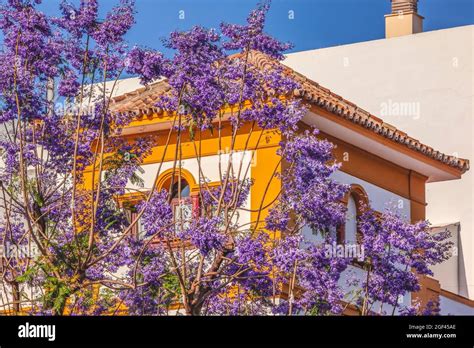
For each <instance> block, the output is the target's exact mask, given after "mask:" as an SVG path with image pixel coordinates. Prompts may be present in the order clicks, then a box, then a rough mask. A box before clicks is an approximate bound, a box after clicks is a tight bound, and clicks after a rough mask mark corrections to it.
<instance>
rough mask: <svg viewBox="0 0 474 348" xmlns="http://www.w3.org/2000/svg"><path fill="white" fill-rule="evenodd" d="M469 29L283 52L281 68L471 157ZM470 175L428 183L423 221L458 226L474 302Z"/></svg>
mask: <svg viewBox="0 0 474 348" xmlns="http://www.w3.org/2000/svg"><path fill="white" fill-rule="evenodd" d="M473 48H474V25H469V26H463V27H457V28H451V29H445V30H437V31H432V32H426V33H419V34H415V35H408V36H403V37H397V38H392V39H382V40H375V41H369V42H362V43H356V44H351V45H344V46H337V47H330V48H324V49H318V50H311V51H304V52H296V53H292V54H289V55H288V56H287V59H286V60H285V61H284V63H285V64H286V65H288V66H289V67H291V68H293V69H295V70H296V71H298V72H300V73H302V74H303V75H305V76H307V77H308V78H310V79H312V80H314V81H316V82H318V83H320V84H321V85H323V86H324V87H327V88H329V89H331V90H332V91H333V92H335V93H337V94H339V95H341V96H343V97H344V98H345V99H348V100H350V101H351V102H353V103H355V104H357V105H358V106H359V107H361V108H364V109H366V110H367V111H369V112H371V113H373V114H374V115H376V116H378V117H381V118H382V119H384V120H385V121H386V122H388V123H391V124H393V125H395V126H396V127H397V128H399V129H401V130H402V131H404V132H407V133H408V134H409V135H411V136H413V137H414V138H417V139H419V140H420V141H422V142H423V143H425V144H428V145H430V146H432V147H434V148H435V149H437V150H440V151H442V152H445V153H447V154H454V155H457V156H459V157H463V158H467V159H470V160H472V158H473V153H474V148H473V128H474V122H473V117H474V112H473V110H474V93H473V90H474V69H473V66H474V57H473ZM473 180H474V175H473V173H472V170H471V171H469V172H467V173H466V174H465V175H463V178H462V179H461V180H455V181H449V182H440V183H431V184H428V185H427V202H428V206H427V211H426V212H427V218H428V219H429V220H430V221H431V222H432V223H433V224H435V225H439V224H446V223H455V222H460V231H461V232H460V245H461V246H462V249H463V259H462V260H461V262H462V265H461V266H462V267H465V269H466V277H465V278H466V281H465V282H464V284H461V286H460V288H459V294H460V295H463V296H469V297H470V298H474V237H473V233H474V225H473V214H472V213H473V212H472V206H473V201H474V190H473Z"/></svg>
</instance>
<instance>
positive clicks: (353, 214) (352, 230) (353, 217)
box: [344, 195, 357, 243]
mask: <svg viewBox="0 0 474 348" xmlns="http://www.w3.org/2000/svg"><path fill="white" fill-rule="evenodd" d="M344 242H345V243H356V242H357V205H356V202H355V199H354V196H353V195H349V199H348V201H347V211H346V225H345V226H344Z"/></svg>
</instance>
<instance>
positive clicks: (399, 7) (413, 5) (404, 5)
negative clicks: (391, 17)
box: [391, 0, 418, 14]
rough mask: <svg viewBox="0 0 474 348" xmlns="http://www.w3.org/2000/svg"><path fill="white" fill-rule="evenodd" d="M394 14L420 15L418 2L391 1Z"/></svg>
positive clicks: (407, 0) (415, 0) (405, 0)
mask: <svg viewBox="0 0 474 348" xmlns="http://www.w3.org/2000/svg"><path fill="white" fill-rule="evenodd" d="M391 2H392V14H399V13H406V12H415V13H418V0H391Z"/></svg>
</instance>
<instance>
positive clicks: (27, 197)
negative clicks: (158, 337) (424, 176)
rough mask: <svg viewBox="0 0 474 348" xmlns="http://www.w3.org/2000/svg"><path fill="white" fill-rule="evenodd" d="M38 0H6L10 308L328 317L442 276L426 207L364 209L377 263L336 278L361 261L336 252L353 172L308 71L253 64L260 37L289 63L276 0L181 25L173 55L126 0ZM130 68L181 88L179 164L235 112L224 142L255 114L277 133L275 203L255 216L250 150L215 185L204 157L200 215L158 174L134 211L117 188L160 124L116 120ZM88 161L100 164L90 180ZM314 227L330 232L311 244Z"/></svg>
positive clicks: (390, 301) (2, 182)
mask: <svg viewBox="0 0 474 348" xmlns="http://www.w3.org/2000/svg"><path fill="white" fill-rule="evenodd" d="M40 2H41V1H40V0H8V1H6V2H5V1H2V2H1V5H0V29H1V30H2V32H3V44H2V50H1V51H0V90H1V95H0V123H1V132H0V134H1V135H0V149H1V156H2V161H3V163H2V167H1V169H0V201H1V203H0V205H1V225H0V242H1V243H2V245H3V247H4V250H15V252H13V253H6V254H5V255H3V256H2V267H1V278H0V282H1V284H2V289H1V292H2V294H3V295H2V301H3V302H2V303H0V306H1V309H2V310H3V311H4V313H18V312H20V311H22V312H26V313H31V314H59V315H64V314H66V315H67V314H71V315H75V314H82V315H84V314H86V315H87V314H118V313H120V314H124V313H129V314H140V315H163V314H167V313H169V311H170V308H174V307H173V306H175V307H176V306H181V308H183V309H184V310H183V313H186V314H188V315H255V314H285V315H292V314H317V315H327V314H340V313H342V311H343V309H344V307H345V306H347V305H348V304H354V305H355V306H356V307H358V308H359V309H360V313H361V314H363V315H368V314H374V313H375V311H376V309H375V308H377V309H378V308H379V307H381V309H380V311H378V312H379V313H381V314H393V313H395V310H396V309H398V310H399V312H400V313H408V314H414V313H420V310H421V309H420V310H417V309H416V308H411V307H410V308H405V307H404V308H397V307H399V305H398V302H397V299H398V298H399V296H401V295H404V294H406V293H407V292H412V291H417V290H418V289H419V280H418V276H417V275H420V274H421V275H422V274H430V273H431V271H430V270H429V268H428V266H429V265H431V264H434V263H438V262H440V261H442V260H443V259H444V258H445V257H446V256H447V253H448V251H449V250H448V249H449V244H448V243H446V242H444V239H445V236H441V237H439V236H438V237H433V236H431V235H430V234H429V233H428V225H427V223H426V222H420V223H418V224H416V225H411V224H409V223H407V222H405V221H404V218H403V217H402V216H399V215H397V214H396V213H390V212H387V213H385V214H384V215H383V216H382V217H379V216H376V215H375V214H374V213H373V212H371V210H370V209H369V208H368V209H367V210H366V213H365V214H364V217H363V218H362V219H361V221H360V229H361V231H362V234H363V236H362V241H361V243H362V245H363V247H364V248H365V256H366V258H365V260H364V261H363V262H362V264H361V265H359V266H358V267H360V268H362V269H363V270H364V272H365V273H364V275H366V276H364V277H363V279H360V283H359V284H358V289H359V290H360V291H358V292H357V294H356V296H352V297H348V294H347V293H346V291H345V287H344V285H343V284H342V283H343V279H342V278H343V277H342V275H343V272H345V271H346V270H347V269H348V267H349V266H350V265H351V263H352V262H353V261H352V260H349V259H345V258H337V257H328V255H326V253H325V244H327V243H332V241H333V238H334V234H333V233H332V231H334V230H335V228H337V226H338V225H340V224H341V223H343V221H344V219H345V207H344V206H343V204H342V203H340V201H341V199H342V198H343V197H344V195H345V194H346V193H347V190H348V187H347V186H346V185H342V184H340V183H338V182H336V181H334V180H333V179H332V174H333V173H334V172H335V171H337V170H338V168H339V165H338V164H337V163H336V162H335V160H334V158H333V154H332V153H333V145H332V144H331V143H330V142H328V141H327V140H321V139H319V138H318V134H317V130H314V131H302V130H301V129H300V127H299V124H300V121H301V119H302V117H303V115H304V114H305V113H306V109H305V105H304V104H303V102H302V101H301V100H299V99H296V98H294V97H293V95H294V94H293V92H294V91H295V90H297V89H298V88H299V86H298V84H297V83H296V82H295V81H293V80H292V79H291V78H290V77H289V76H288V75H287V74H285V72H284V70H283V69H282V68H281V67H280V65H278V64H274V65H271V66H268V67H267V68H264V69H261V68H256V67H255V66H253V65H252V64H251V62H250V59H249V57H250V55H251V54H256V53H257V54H264V55H267V56H269V57H271V58H272V59H273V60H274V61H275V62H277V61H279V60H282V59H283V54H282V53H283V52H284V51H285V50H287V49H289V48H290V45H288V44H285V43H281V42H279V41H277V40H275V39H274V38H272V37H271V36H269V35H267V34H266V33H265V32H264V23H265V16H266V13H267V11H268V9H269V4H268V3H264V4H261V5H259V6H258V7H257V8H256V9H255V10H254V11H252V12H251V13H250V15H249V16H248V18H247V23H246V24H245V25H235V24H222V25H221V27H220V29H219V30H214V29H205V28H203V27H199V26H196V27H193V28H192V29H191V30H189V31H183V32H173V33H171V35H170V36H169V38H168V39H167V40H166V41H165V42H164V44H165V46H166V47H167V48H168V49H170V50H171V51H173V52H174V54H173V55H172V56H171V57H167V56H165V55H164V54H162V53H160V52H157V51H155V50H152V49H149V48H144V47H136V46H135V47H129V46H128V45H127V44H126V42H125V40H124V35H125V34H126V33H127V31H128V30H129V29H130V28H131V27H132V26H133V24H134V3H133V1H132V0H121V1H120V3H119V4H118V5H117V7H115V8H114V9H112V10H111V11H110V12H109V13H108V14H107V15H106V16H105V18H99V17H98V13H99V4H98V2H99V1H98V0H81V1H80V3H79V4H78V5H73V4H70V3H68V2H66V1H64V2H63V3H62V4H61V5H60V10H61V15H60V16H59V17H51V16H48V15H46V14H44V13H42V12H40V11H39V10H38V4H39V3H40ZM124 73H128V74H134V75H137V76H139V77H140V78H141V80H142V83H143V84H148V83H150V82H152V81H155V80H157V79H160V78H166V81H167V83H168V84H169V86H170V90H169V91H168V92H167V93H164V94H163V96H162V97H160V98H159V99H158V100H157V102H156V107H157V108H160V109H161V110H164V111H166V112H167V114H168V115H171V117H172V121H173V125H172V127H171V128H170V129H169V134H168V137H167V138H166V139H165V149H168V148H169V145H170V143H171V139H175V140H174V141H175V145H176V152H175V156H174V164H173V169H174V170H175V171H176V173H177V175H178V177H179V172H180V169H179V163H180V161H181V153H180V151H179V148H180V145H181V142H182V141H183V135H187V136H188V137H189V138H190V139H191V142H192V143H193V144H194V146H196V145H197V144H198V142H199V141H200V139H201V138H200V136H201V134H202V133H204V132H205V131H212V132H217V133H219V138H220V137H221V132H222V130H223V129H224V127H228V128H229V129H230V134H231V145H230V149H229V150H230V152H232V151H233V150H234V148H235V144H236V137H237V134H238V132H239V130H241V129H242V127H243V126H244V125H246V126H248V127H249V129H250V131H249V133H250V134H249V135H248V136H249V137H250V136H251V134H252V132H254V131H255V130H256V129H257V128H258V129H261V130H275V132H278V133H279V134H281V135H282V139H284V140H283V141H282V143H281V146H280V147H279V150H278V155H279V156H280V158H281V163H285V168H286V170H285V171H284V172H282V173H281V174H279V175H274V176H272V178H271V179H270V180H280V181H281V187H282V189H281V192H280V194H279V196H278V199H276V200H275V201H274V202H273V203H272V205H271V206H264V204H263V201H262V204H261V206H260V209H259V211H258V213H259V214H258V215H259V217H260V212H263V211H264V210H266V211H268V212H269V213H268V214H265V218H262V219H260V218H259V219H257V220H258V221H254V222H252V224H250V225H249V224H244V223H243V222H242V221H240V219H239V213H238V212H239V210H242V209H244V204H245V202H246V200H247V198H248V195H249V192H250V190H251V188H252V185H253V182H252V181H251V180H249V179H247V178H248V172H249V165H250V164H248V163H247V162H245V161H244V160H243V159H242V160H241V161H240V162H239V161H237V164H236V162H235V161H228V163H226V164H225V165H224V166H222V168H221V170H220V175H221V182H220V185H219V186H212V187H210V186H208V185H206V182H205V180H204V177H205V175H204V173H203V171H204V169H203V168H202V167H200V172H201V175H202V176H201V175H200V178H199V184H200V188H201V190H200V200H201V208H200V214H199V216H198V217H192V218H185V217H184V216H180V217H177V216H174V215H175V214H176V211H174V210H173V208H172V205H171V199H172V197H171V194H170V193H169V192H170V191H171V190H163V191H158V190H153V189H152V190H149V191H147V192H146V193H145V194H144V196H143V199H142V200H141V202H139V203H138V204H137V205H136V206H135V207H134V209H135V212H136V214H134V215H133V218H130V217H129V216H128V215H127V213H126V211H125V209H124V207H123V206H121V205H120V204H119V203H118V200H117V197H120V196H122V195H124V194H125V193H127V192H128V190H129V188H128V186H127V185H128V184H129V182H134V183H140V181H141V178H140V165H141V163H142V162H143V160H144V158H146V157H147V156H148V155H149V154H150V152H151V150H152V148H153V146H154V144H155V141H156V139H154V138H152V137H142V138H138V137H137V138H134V139H133V141H130V140H126V139H125V138H124V137H121V136H120V133H121V130H122V129H123V128H124V127H125V126H126V125H127V124H128V123H130V122H131V121H132V120H133V115H130V114H119V113H114V112H112V111H111V107H110V106H111V97H112V95H113V92H114V86H115V82H116V81H117V80H118V79H119V78H121V77H122V76H123V74H124ZM92 86H96V87H97V88H92ZM110 86H112V87H110ZM106 87H107V88H106ZM58 105H61V107H58ZM229 107H232V108H231V109H232V112H231V114H230V116H228V115H226V117H227V118H226V119H225V122H224V111H223V110H224V109H226V108H229ZM260 134H263V132H261V133H260ZM172 135H173V136H172ZM260 141H261V136H260V138H258V140H257V145H256V146H257V147H258V144H259V143H260ZM247 143H248V141H247ZM166 151H167V150H165V152H166ZM197 158H198V163H199V164H200V156H197ZM219 166H221V164H219ZM161 167H162V166H161V165H159V167H158V170H157V172H156V178H155V184H156V181H157V180H158V177H159V175H160V172H161V170H162V168H161ZM86 170H92V173H93V174H92V180H91V184H90V185H89V186H88V185H87V184H86V179H85V175H84V172H85V171H86ZM174 180H175V177H174V176H173V179H172V184H171V186H170V188H172V187H173V184H174V183H173V181H174ZM176 183H178V184H179V183H180V181H179V180H177V181H176ZM153 187H156V185H154V186H153ZM177 192H178V193H177V194H178V198H180V196H179V195H180V190H179V189H178V190H177ZM179 214H182V213H179ZM260 220H261V221H260ZM139 222H140V224H141V226H142V229H143V235H141V236H140V238H137V237H136V236H134V235H133V233H132V231H133V230H134V226H136V225H137V224H138V223H139ZM304 227H309V228H311V229H312V230H313V231H315V232H317V233H318V234H320V235H321V236H322V242H321V243H313V244H310V245H307V243H306V242H305V241H304V240H303V237H302V232H301V231H302V229H303V228H304ZM157 240H159V241H160V243H156V241H157ZM12 247H14V248H12ZM25 250H26V252H25V253H22V252H21V251H25ZM384 304H385V305H386V306H385V310H383V309H382V308H383V305H384Z"/></svg>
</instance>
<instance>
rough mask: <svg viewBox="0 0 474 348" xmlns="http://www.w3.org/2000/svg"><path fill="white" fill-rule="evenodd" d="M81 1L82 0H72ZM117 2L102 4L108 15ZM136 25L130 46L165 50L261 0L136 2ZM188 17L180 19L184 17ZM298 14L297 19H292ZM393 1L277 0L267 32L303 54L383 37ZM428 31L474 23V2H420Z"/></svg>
mask: <svg viewBox="0 0 474 348" xmlns="http://www.w3.org/2000/svg"><path fill="white" fill-rule="evenodd" d="M73 2H77V0H75V1H73ZM59 3H60V0H44V1H43V4H42V5H41V8H42V10H43V11H45V12H47V13H50V14H56V13H57V8H58V4H59ZM116 3H117V0H101V6H102V11H103V13H105V11H106V10H107V9H110V8H111V7H112V6H113V5H114V4H116ZM136 3H137V11H138V13H137V15H136V20H137V23H136V25H135V27H134V28H133V29H132V30H131V31H130V32H129V33H128V34H127V39H128V41H129V42H130V44H139V45H145V46H149V47H152V48H156V49H162V45H161V39H162V38H164V37H166V36H167V35H168V34H169V32H171V31H173V30H176V29H187V28H190V27H192V26H193V25H196V24H200V25H203V26H206V27H217V26H218V25H219V23H220V22H222V21H225V22H232V23H242V22H244V21H245V18H246V16H247V14H248V12H249V11H250V10H251V9H252V8H253V7H254V6H255V4H256V3H257V0H136ZM180 11H184V19H180V15H183V12H180ZM289 11H293V14H294V19H289V13H290V12H289ZM389 12H390V0H273V2H272V8H271V10H270V13H269V16H268V22H267V23H268V24H267V32H268V33H270V34H272V35H273V36H275V37H277V38H278V39H280V40H283V41H290V42H292V43H293V44H294V48H293V49H292V51H303V50H308V49H315V48H321V47H330V46H336V45H342V44H348V43H353V42H360V41H367V40H375V39H381V38H383V37H384V30H385V29H384V14H387V13H389ZM418 12H419V13H420V14H421V15H422V16H424V17H425V22H424V25H425V28H424V29H425V31H429V30H436V29H443V28H450V27H455V26H461V25H468V24H474V0H420V2H419V10H418Z"/></svg>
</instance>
